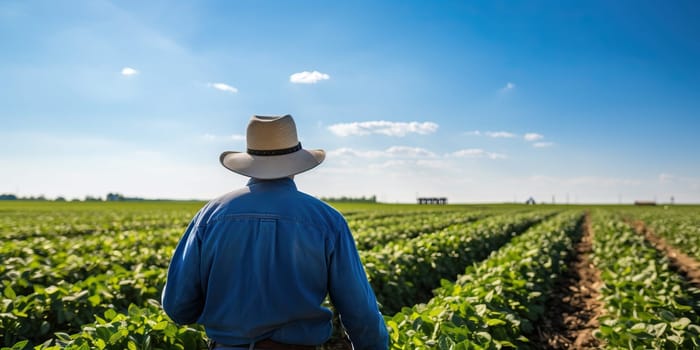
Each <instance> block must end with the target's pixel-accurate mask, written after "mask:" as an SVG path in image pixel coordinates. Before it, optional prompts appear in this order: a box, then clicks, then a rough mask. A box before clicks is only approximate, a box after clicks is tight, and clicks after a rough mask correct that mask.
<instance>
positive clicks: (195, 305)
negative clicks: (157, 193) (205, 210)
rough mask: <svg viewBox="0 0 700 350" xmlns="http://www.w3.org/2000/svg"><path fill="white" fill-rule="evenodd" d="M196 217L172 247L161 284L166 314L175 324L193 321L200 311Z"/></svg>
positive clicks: (199, 245) (201, 303)
mask: <svg viewBox="0 0 700 350" xmlns="http://www.w3.org/2000/svg"><path fill="white" fill-rule="evenodd" d="M196 218H197V217H195V219H193V220H192V222H190V225H189V226H188V227H187V230H186V231H185V234H184V235H183V236H182V238H181V239H180V242H179V243H178V245H177V248H176V249H175V253H174V254H173V258H172V260H171V261H170V267H169V268H168V277H167V280H166V283H165V287H163V295H162V305H163V310H165V313H166V314H167V315H168V316H170V318H171V319H172V320H173V321H175V323H178V324H191V323H195V322H196V321H197V319H198V318H199V315H200V314H201V313H202V308H203V306H204V293H203V288H202V285H201V278H200V253H201V251H200V249H201V241H200V238H199V235H198V234H197V233H198V231H199V230H200V229H201V228H199V227H198V226H197V220H196Z"/></svg>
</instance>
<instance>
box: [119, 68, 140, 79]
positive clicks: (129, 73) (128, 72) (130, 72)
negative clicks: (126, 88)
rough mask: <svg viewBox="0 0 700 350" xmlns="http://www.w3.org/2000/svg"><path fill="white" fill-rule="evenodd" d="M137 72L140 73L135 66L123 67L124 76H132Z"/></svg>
mask: <svg viewBox="0 0 700 350" xmlns="http://www.w3.org/2000/svg"><path fill="white" fill-rule="evenodd" d="M137 74H139V71H137V70H136V69H134V68H131V67H124V68H122V75H123V76H126V77H130V76H132V75H137Z"/></svg>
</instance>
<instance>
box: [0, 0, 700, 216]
mask: <svg viewBox="0 0 700 350" xmlns="http://www.w3.org/2000/svg"><path fill="white" fill-rule="evenodd" d="M698 15H700V5H697V4H696V3H694V2H673V3H664V4H661V3H659V2H642V1H629V2H623V1H616V2H608V1H600V2H590V1H589V2H533V1H523V2H518V1H504V2H493V1H482V2H461V1H460V2H442V1H441V2H425V1H384V2H376V1H353V2H347V3H340V2H321V1H313V2H310V1H295V2H283V1H275V2H269V1H216V2H214V1H199V2H198V1H178V2H170V1H168V2H166V1H146V2H144V1H118V2H117V1H115V2H110V1H101V0H97V1H68V2H60V3H59V2H55V1H2V2H0V77H1V78H2V84H0V139H2V140H3V141H4V142H3V144H4V146H3V147H2V148H0V161H1V162H2V171H1V172H0V193H16V194H19V195H22V196H29V195H41V194H43V195H46V196H48V197H56V196H64V197H67V198H74V197H79V198H82V197H84V196H85V195H93V196H104V195H105V194H106V193H107V192H120V193H123V194H125V195H128V196H143V197H147V198H177V199H185V198H197V199H210V198H213V197H216V196H218V195H220V194H222V193H225V192H227V191H229V190H232V189H234V188H237V187H240V186H242V185H244V184H245V182H246V180H247V179H246V178H244V177H242V176H239V175H236V174H233V173H231V172H229V171H227V170H226V169H224V168H223V167H221V166H220V165H219V163H218V156H219V154H220V153H221V152H222V151H225V150H243V149H244V148H245V137H244V135H245V127H246V124H247V122H248V120H249V118H250V116H251V115H253V114H259V115H279V114H287V113H289V114H292V115H293V116H294V118H295V120H296V122H297V126H298V129H299V134H300V136H301V138H302V143H303V144H304V146H305V147H307V148H322V149H325V150H326V151H327V153H328V156H327V159H326V161H325V162H324V163H323V164H322V165H321V166H319V167H318V168H316V169H314V170H312V171H310V172H308V173H305V174H302V175H299V176H298V177H297V179H296V180H297V184H298V186H299V188H300V189H301V190H303V191H305V192H308V193H310V194H313V195H316V196H341V195H346V196H362V195H377V196H378V197H379V199H380V200H382V201H386V202H413V201H414V200H415V197H416V196H446V197H448V199H449V200H450V201H451V202H501V201H514V200H515V201H524V200H525V199H526V198H527V197H529V196H533V197H534V198H535V199H536V200H538V201H545V202H551V201H552V200H554V201H556V202H558V203H562V202H566V201H567V200H568V202H570V203H588V202H606V203H617V202H619V201H622V202H630V201H633V200H635V199H646V200H657V201H659V202H666V201H669V199H670V198H671V196H673V197H674V198H675V201H676V202H679V203H690V202H700V157H699V156H698V154H697V153H698V151H699V150H700V141H699V140H698V139H699V138H698V137H697V136H696V134H697V133H698V131H700V118H699V117H700V116H699V111H700V87H699V86H698V82H699V81H700V63H699V62H700V24H699V22H698V21H697V20H696V19H697V18H698Z"/></svg>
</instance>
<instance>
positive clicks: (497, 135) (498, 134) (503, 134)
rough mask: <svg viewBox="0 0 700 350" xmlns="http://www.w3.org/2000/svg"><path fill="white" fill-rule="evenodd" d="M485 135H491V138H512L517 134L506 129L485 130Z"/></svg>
mask: <svg viewBox="0 0 700 350" xmlns="http://www.w3.org/2000/svg"><path fill="white" fill-rule="evenodd" d="M485 134H486V136H488V137H493V138H513V137H516V136H517V135H515V134H513V133H512V132H507V131H487V132H485Z"/></svg>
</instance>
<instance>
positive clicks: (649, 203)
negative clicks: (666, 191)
mask: <svg viewBox="0 0 700 350" xmlns="http://www.w3.org/2000/svg"><path fill="white" fill-rule="evenodd" d="M634 205H650V206H653V205H656V201H634Z"/></svg>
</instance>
